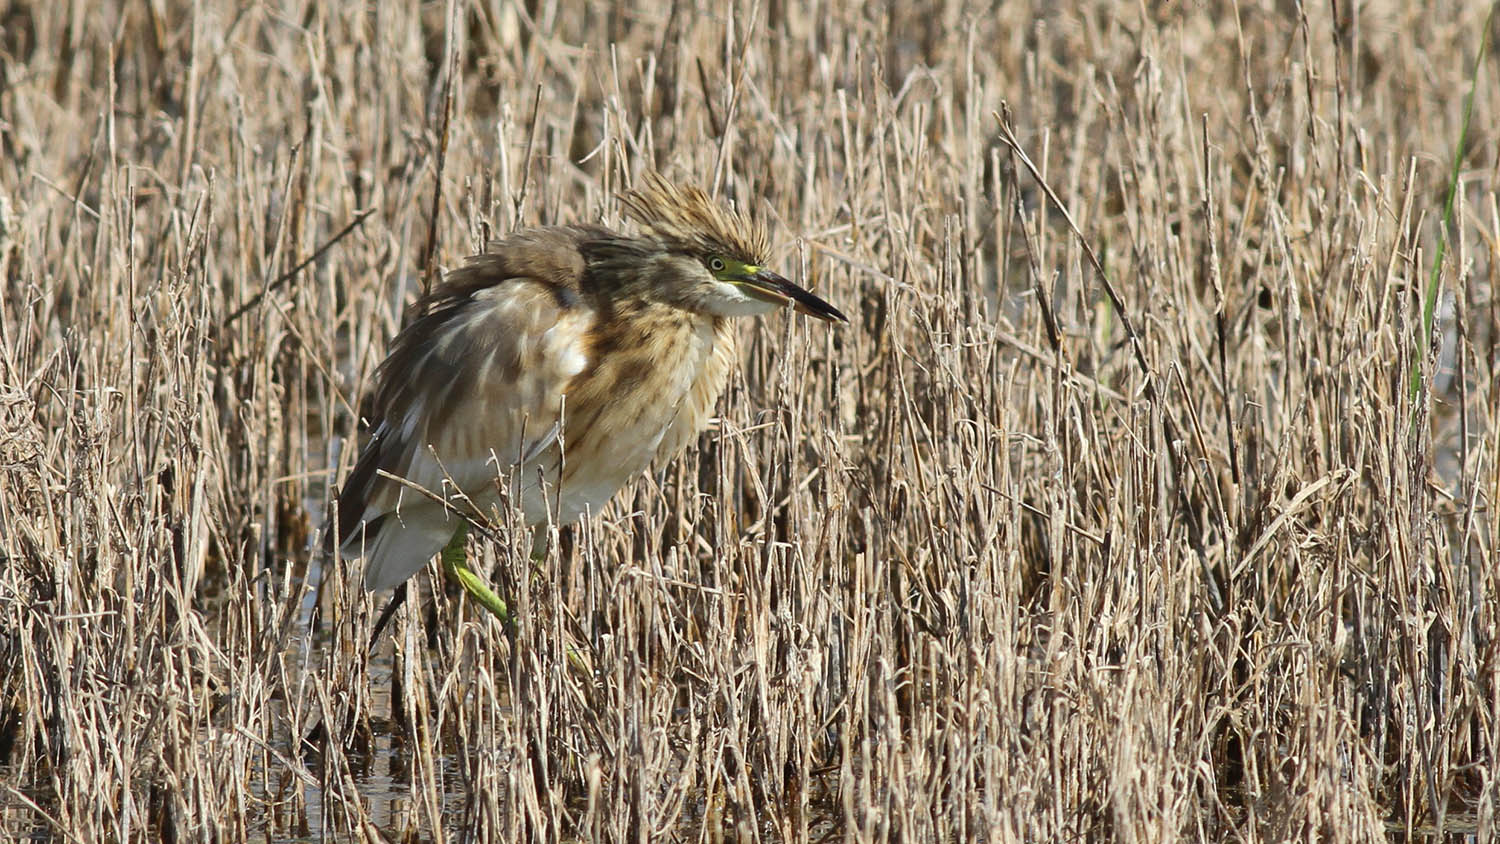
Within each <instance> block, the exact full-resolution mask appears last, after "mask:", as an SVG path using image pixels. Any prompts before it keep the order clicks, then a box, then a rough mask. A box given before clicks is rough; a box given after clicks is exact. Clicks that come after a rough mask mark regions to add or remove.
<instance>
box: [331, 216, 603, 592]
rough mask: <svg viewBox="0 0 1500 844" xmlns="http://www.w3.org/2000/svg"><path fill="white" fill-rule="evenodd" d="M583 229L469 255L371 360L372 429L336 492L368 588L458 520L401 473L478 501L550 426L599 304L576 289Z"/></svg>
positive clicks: (418, 560)
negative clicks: (375, 362)
mask: <svg viewBox="0 0 1500 844" xmlns="http://www.w3.org/2000/svg"><path fill="white" fill-rule="evenodd" d="M582 234H586V232H584V231H583V230H577V231H575V230H568V229H548V230H533V231H530V232H522V233H520V234H517V235H514V236H512V237H511V238H510V239H508V240H506V241H504V242H502V243H500V244H497V245H495V246H492V247H491V251H490V252H487V253H486V254H483V255H479V256H475V257H473V258H470V259H468V261H467V262H466V263H465V264H464V265H463V266H462V267H461V268H459V269H458V270H455V271H454V272H453V273H451V274H450V275H449V277H448V278H447V279H446V280H445V282H444V284H443V285H442V287H440V288H439V289H437V290H435V291H434V292H433V293H432V294H431V295H430V296H428V297H427V298H426V299H425V300H424V301H422V302H420V303H419V305H418V314H419V316H418V317H417V319H415V320H414V321H413V322H412V323H411V324H410V325H409V326H408V327H407V328H406V329H404V330H403V331H402V332H401V333H400V334H399V335H398V336H397V338H396V340H395V342H394V343H393V344H392V349H391V352H390V355H389V356H388V357H387V358H386V360H385V361H384V362H383V363H382V364H381V365H380V367H379V369H377V371H376V376H375V380H376V390H375V397H374V404H373V408H372V410H373V416H374V418H373V420H372V421H373V424H374V430H373V433H372V434H371V436H370V440H369V442H368V443H366V445H365V448H364V450H363V451H362V452H361V454H360V457H359V460H358V461H357V462H356V463H355V467H354V470H353V471H352V472H351V473H350V475H349V478H348V480H347V481H346V482H345V484H344V487H343V489H342V491H341V492H340V494H339V499H338V506H339V541H340V543H341V545H340V551H341V553H343V555H344V556H346V557H357V556H360V555H364V556H365V557H366V562H365V586H366V587H367V588H369V589H384V588H389V587H391V586H395V585H397V584H399V583H401V582H402V581H404V580H406V578H408V577H410V576H411V575H412V574H413V573H414V572H416V571H417V570H419V569H420V568H421V567H422V566H423V565H425V564H426V563H427V561H428V560H429V559H430V558H431V557H432V555H433V554H434V553H436V552H437V551H438V550H439V549H441V548H442V546H443V545H444V544H445V543H446V541H447V539H448V537H450V536H451V535H452V534H453V531H454V530H455V529H456V528H457V525H458V522H457V521H456V518H457V517H456V516H455V515H454V514H453V513H451V512H448V508H447V507H445V506H444V505H442V504H440V503H438V502H436V501H433V500H432V499H431V498H430V497H428V496H425V495H422V494H421V493H420V492H417V491H416V490H413V489H411V488H410V486H409V484H410V485H415V486H418V487H421V488H422V489H425V490H428V491H431V492H433V493H436V494H438V495H439V496H442V497H443V498H445V499H448V500H452V499H453V498H454V497H455V496H457V495H459V494H460V493H462V494H464V495H468V496H470V497H471V498H473V499H474V500H475V501H476V502H483V501H485V500H487V499H489V498H490V497H491V496H490V493H491V492H492V491H493V489H494V481H495V479H496V478H497V477H499V476H502V475H503V474H504V473H505V472H507V471H508V470H509V469H511V468H512V467H513V466H515V465H518V464H525V463H527V462H528V461H531V460H535V459H538V458H539V457H540V456H541V455H542V454H543V453H544V452H545V451H546V450H547V447H548V446H549V445H550V444H551V443H552V442H553V441H554V440H555V439H556V438H557V432H558V430H559V428H560V426H561V410H562V397H563V394H564V392H565V391H566V389H567V387H568V384H569V383H570V382H571V381H572V380H573V379H574V378H575V377H576V376H577V375H579V373H581V372H583V371H584V370H585V369H586V368H587V366H588V362H589V344H588V342H587V339H588V332H589V331H590V329H591V328H592V327H593V325H594V322H595V319H596V316H597V315H596V313H595V311H594V309H593V308H592V307H590V306H589V305H588V304H587V303H586V302H585V300H584V299H583V298H582V297H581V296H580V295H579V294H578V284H579V280H580V279H581V276H582V273H583V259H582V257H581V255H580V254H579V252H578V248H577V238H578V237H579V236H581V235H582ZM382 472H384V473H388V474H390V475H393V476H396V477H399V478H403V479H404V480H405V481H406V482H407V483H405V484H403V483H401V482H399V481H395V480H392V479H391V478H387V477H383V476H382V474H381V473H382ZM481 506H482V505H481Z"/></svg>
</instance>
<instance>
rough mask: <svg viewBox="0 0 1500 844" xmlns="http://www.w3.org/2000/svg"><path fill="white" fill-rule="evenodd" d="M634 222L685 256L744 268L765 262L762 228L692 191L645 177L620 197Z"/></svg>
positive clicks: (767, 242) (768, 240)
mask: <svg viewBox="0 0 1500 844" xmlns="http://www.w3.org/2000/svg"><path fill="white" fill-rule="evenodd" d="M620 202H621V204H623V205H624V206H625V210H626V212H627V213H629V215H630V216H631V217H632V218H634V219H635V221H636V222H638V223H640V224H641V225H642V226H645V227H646V228H647V229H648V230H649V231H650V232H651V233H652V234H654V235H656V236H657V237H658V238H661V239H662V240H664V241H666V242H667V243H669V244H671V245H673V246H675V247H678V248H681V249H685V250H688V251H694V252H703V253H713V252H725V253H727V254H726V255H725V257H729V258H734V259H736V260H740V261H744V262H746V263H749V264H762V263H765V261H766V260H767V259H768V258H770V252H771V237H770V235H769V234H768V233H767V231H766V227H765V226H763V225H761V223H760V222H759V221H758V220H755V219H752V218H751V217H750V215H749V214H746V213H745V212H744V211H743V210H741V209H738V208H734V209H731V208H726V207H725V206H723V205H721V204H719V203H717V202H715V201H713V200H712V199H710V198H709V196H708V194H706V193H704V192H703V191H702V190H700V189H699V188H697V187H695V186H693V185H674V184H672V183H671V182H669V181H667V180H666V179H665V178H664V177H663V176H662V175H661V174H660V173H657V172H655V171H649V172H647V173H646V174H644V175H643V176H642V178H641V184H640V185H639V186H637V187H635V188H633V189H631V190H629V191H627V192H626V193H624V194H622V195H621V196H620Z"/></svg>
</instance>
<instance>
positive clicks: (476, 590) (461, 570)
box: [442, 523, 515, 630]
mask: <svg viewBox="0 0 1500 844" xmlns="http://www.w3.org/2000/svg"><path fill="white" fill-rule="evenodd" d="M468 535H469V525H468V524H467V523H464V524H460V525H459V526H458V530H456V531H454V532H453V538H452V539H450V540H448V544H447V545H446V546H444V547H443V552H442V560H443V571H444V572H446V573H447V574H448V576H449V577H451V578H453V579H454V580H456V581H458V583H459V585H460V586H462V587H463V588H464V591H465V592H468V593H469V597H471V598H473V599H474V600H475V601H478V602H479V605H480V606H482V607H484V608H485V609H487V610H489V611H490V612H491V613H492V614H494V616H495V618H498V619H500V623H501V624H503V625H505V628H506V629H507V630H511V629H514V628H515V620H514V619H512V618H511V616H510V607H508V606H506V604H505V602H504V601H502V600H501V599H500V596H499V595H496V594H495V593H494V591H493V590H491V589H490V587H489V586H488V585H487V584H485V582H484V578H482V577H480V576H479V574H478V573H476V572H475V571H474V570H473V569H471V568H469V566H468V563H467V562H466V560H465V554H464V539H465V538H467V537H468Z"/></svg>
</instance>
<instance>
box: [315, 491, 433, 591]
mask: <svg viewBox="0 0 1500 844" xmlns="http://www.w3.org/2000/svg"><path fill="white" fill-rule="evenodd" d="M459 524H460V519H459V517H458V515H457V514H454V513H452V512H444V511H443V510H442V509H441V508H437V507H409V508H405V509H403V510H402V511H401V513H399V514H396V513H386V514H384V515H381V516H379V517H378V518H375V519H372V520H371V521H368V522H366V523H365V525H364V530H363V531H360V530H355V531H354V534H353V535H352V536H350V537H348V538H347V539H345V540H344V544H343V545H342V546H341V547H340V548H339V553H340V554H342V555H343V556H344V558H345V559H354V558H357V557H359V556H361V555H363V556H364V558H365V588H366V589H368V590H369V591H371V592H374V591H377V590H380V589H391V588H394V587H396V586H400V585H401V584H402V583H404V582H406V579H407V578H409V577H411V576H412V575H413V574H416V573H417V572H418V571H420V570H421V568H422V567H423V566H425V565H427V561H428V560H431V559H432V555H434V554H436V553H437V552H438V551H441V550H442V548H443V546H444V545H446V544H448V540H449V539H450V538H451V537H452V536H453V533H454V531H456V530H458V527H459Z"/></svg>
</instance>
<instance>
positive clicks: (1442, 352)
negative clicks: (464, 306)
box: [0, 0, 1500, 842]
mask: <svg viewBox="0 0 1500 844" xmlns="http://www.w3.org/2000/svg"><path fill="white" fill-rule="evenodd" d="M1488 12H1489V9H1488V7H1486V6H1485V5H1483V4H1477V3H1453V4H1433V5H1430V6H1429V5H1426V4H1415V3H1402V2H1395V0H1369V2H1364V3H1343V2H1340V3H1328V4H1306V5H1304V4H1294V3H1288V2H1270V0H1259V2H1257V1H1256V0H1250V2H1242V3H1223V2H1198V3H1168V4H1122V3H1113V2H1082V3H1066V4H1053V3H1040V2H1039V3H1006V4H998V5H996V6H994V7H990V6H986V5H980V4H974V5H970V4H964V3H956V2H946V3H935V4H928V3H908V2H902V0H896V1H895V2H890V3H881V4H868V5H862V4H842V3H824V2H819V3H812V4H808V5H805V6H804V5H798V4H791V3H787V2H785V0H767V2H759V0H754V2H751V3H736V4H731V5H729V6H728V7H724V6H721V5H720V4H716V3H708V2H698V3H687V2H676V0H673V2H662V0H658V1H657V2H655V3H647V4H640V5H638V6H636V7H635V8H631V7H630V4H618V5H613V6H608V7H604V6H594V5H592V4H564V3H558V2H555V0H527V2H524V3H501V2H493V3H472V4H460V3H456V2H449V3H447V4H444V3H436V2H430V3H425V4H403V5H400V6H397V5H387V4H373V5H370V6H368V7H365V6H357V5H355V4H325V3H314V2H307V0H289V1H288V2H281V3H276V4H247V5H242V4H237V3H230V2H225V1H224V0H198V2H193V3H184V2H177V0H160V1H159V2H158V1H157V0H152V2H132V3H121V4H102V5H95V4H88V3H57V4H51V5H47V4H33V3H25V2H20V3H12V4H7V5H5V6H4V7H3V10H0V283H3V285H4V296H3V301H0V837H4V838H15V839H22V840H46V839H56V840H66V841H77V842H94V841H118V842H136V841H142V842H145V841H150V842H156V841H169V842H183V841H225V840H228V841H241V840H256V841H303V840H332V841H359V842H363V841H421V842H428V841H430V842H449V841H463V842H468V841H475V842H479V841H522V840H537V841H549V840H611V841H651V840H703V841H721V840H745V841H804V842H811V841H819V842H821V841H833V840H843V841H1149V842H1163V841H1241V842H1274V841H1290V840H1299V841H1372V840H1398V841H1417V840H1420V841H1491V840H1495V837H1496V835H1497V834H1500V833H1497V831H1496V830H1497V826H1496V817H1495V814H1496V802H1497V796H1500V787H1497V763H1496V747H1497V745H1500V719H1497V712H1500V642H1497V638H1496V630H1497V621H1500V619H1497V614H1500V602H1497V597H1496V596H1497V578H1500V565H1497V561H1496V547H1497V541H1500V520H1497V517H1496V515H1495V510H1494V506H1493V502H1494V500H1495V498H1496V496H1497V495H1500V474H1497V471H1496V460H1497V456H1500V455H1497V450H1500V433H1497V431H1500V429H1497V424H1496V415H1497V412H1500V405H1497V393H1496V390H1497V388H1500V382H1497V380H1496V377H1497V371H1496V361H1497V349H1496V343H1497V339H1500V333H1497V330H1500V305H1497V299H1496V289H1497V288H1496V250H1497V249H1500V206H1497V199H1496V195H1497V194H1496V187H1497V179H1500V156H1497V153H1500V149H1497V143H1500V141H1497V134H1496V128H1495V127H1496V126H1497V125H1500V113H1497V103H1496V97H1497V95H1500V91H1497V89H1496V86H1495V80H1496V78H1500V77H1497V71H1500V64H1497V60H1496V58H1495V57H1494V56H1493V54H1492V53H1491V52H1490V51H1489V49H1488V47H1487V43H1488V42H1487V39H1486V37H1485V35H1486V28H1487V27H1490V26H1492V25H1493V24H1492V23H1491V22H1490V20H1489V18H1488V17H1487V15H1488ZM1471 91H1472V117H1471V118H1467V119H1466V115H1465V105H1466V102H1465V101H1466V97H1468V96H1470V95H1471ZM1466 127H1467V128H1466ZM1455 162H1456V163H1455ZM648 167H657V168H660V169H662V170H664V171H666V172H667V173H669V174H671V175H674V176H676V177H679V178H686V179H690V180H692V181H696V182H698V183H701V184H703V185H705V186H706V187H711V188H712V189H714V190H716V191H717V192H718V193H719V195H721V196H723V197H725V198H726V199H727V200H732V201H734V202H736V203H740V204H742V205H746V206H748V207H750V208H752V209H753V210H754V211H756V212H757V213H759V214H761V215H762V216H764V217H765V218H766V219H768V220H769V221H771V223H772V227H773V229H774V230H775V231H776V232H777V234H778V237H779V240H778V242H779V244H780V247H779V249H778V252H777V260H776V265H777V266H778V268H780V269H781V270H782V271H783V272H784V273H785V274H786V275H788V276H789V277H792V278H794V279H795V280H798V281H799V282H800V283H802V284H804V286H807V287H810V288H812V289H815V290H816V291H817V292H818V293H819V294H820V295H822V296H824V297H825V298H827V299H829V300H830V301H832V302H834V303H835V304H837V305H838V306H839V307H841V308H842V309H843V310H844V311H845V312H847V313H848V314H850V316H851V323H850V324H849V325H848V326H845V327H842V328H839V329H836V330H832V331H829V330H825V327H824V326H822V325H809V324H806V323H804V322H799V321H797V320H795V319H791V318H789V317H788V316H785V315H774V316H771V317H768V318H765V319H762V320H759V321H757V322H755V323H753V324H752V323H748V322H747V324H746V325H745V327H744V328H743V329H742V335H741V340H742V344H741V347H742V348H741V351H742V360H743V366H742V368H741V370H740V371H739V373H738V374H737V375H736V376H735V377H734V378H733V380H732V382H731V386H730V388H729V390H728V391H727V394H726V396H725V398H724V400H723V401H722V403H721V405H720V417H719V419H718V421H717V424H716V425H715V426H714V428H713V430H712V431H710V432H709V433H707V434H705V435H704V436H703V437H702V438H701V441H700V442H699V443H698V444H697V446H696V447H695V448H693V449H692V450H690V452H689V453H688V454H687V455H686V456H685V457H684V458H682V459H680V460H678V461H676V462H674V463H672V464H669V465H666V466H661V467H657V469H656V470H655V471H653V473H652V474H651V475H650V476H649V477H646V478H643V479H642V480H640V481H639V482H638V483H636V484H634V485H633V486H631V487H629V488H627V490H626V491H624V492H623V493H622V494H621V495H620V496H619V497H618V498H617V499H616V500H615V502H614V503H613V504H612V505H611V506H610V507H609V508H608V509H607V510H606V511H605V512H604V513H602V514H600V515H598V516H597V517H596V518H594V519H592V520H590V521H588V522H586V523H584V524H581V525H579V526H577V527H576V528H574V529H567V530H562V531H557V532H554V533H552V534H551V535H550V537H549V549H550V550H549V553H548V555H547V556H546V558H545V559H544V560H542V561H540V562H537V563H532V562H530V561H529V560H528V559H527V554H526V550H527V547H528V542H527V541H526V539H525V538H524V537H523V536H522V534H521V533H520V532H519V529H518V528H516V527H515V526H514V525H513V521H514V520H513V519H512V518H511V517H510V514H508V513H505V512H500V513H496V514H495V530H494V535H493V536H491V537H488V538H480V539H476V540H474V541H473V544H472V547H471V553H472V554H474V555H476V556H477V557H478V558H479V559H480V560H481V562H482V563H483V565H484V567H485V569H486V570H487V571H492V572H493V573H494V577H493V579H494V581H495V583H496V584H497V585H498V586H499V587H500V588H501V590H502V591H503V592H504V593H505V594H507V595H508V596H510V598H511V600H512V601H513V603H514V604H515V606H516V609H517V613H518V619H519V624H518V627H517V629H516V631H515V632H514V634H513V635H507V634H506V632H505V631H504V630H503V629H502V628H501V627H500V625H498V624H497V623H496V622H495V621H494V620H492V619H490V618H488V617H486V616H485V615H483V614H482V613H481V612H477V611H476V609H475V607H473V606H472V605H470V604H468V603H466V602H465V601H463V600H461V599H460V598H459V594H458V593H457V592H455V591H454V590H452V589H451V588H449V587H448V586H446V585H445V584H444V583H443V582H442V581H441V579H440V578H439V577H438V576H437V572H436V569H435V568H432V569H429V571H428V572H427V573H425V574H422V575H420V576H419V577H418V578H417V579H416V580H414V581H413V588H414V591H413V594H412V596H411V600H410V601H409V602H408V604H407V606H406V607H405V608H403V609H402V610H401V611H400V612H399V613H398V614H397V616H396V621H395V624H394V625H393V632H392V633H390V634H388V635H387V636H386V637H384V638H383V639H382V641H381V642H380V643H379V644H378V645H377V647H376V648H375V650H374V652H373V653H369V654H367V652H366V648H365V639H366V637H368V635H369V632H370V629H371V626H372V622H373V618H374V616H375V614H376V613H378V611H379V610H380V609H381V606H382V602H383V600H384V596H383V595H377V596H371V595H368V594H366V593H364V592H363V590H362V589H361V588H360V586H359V571H358V569H357V566H355V565H353V564H350V563H346V562H344V561H341V560H335V559H329V558H327V557H326V556H324V555H322V554H320V553H318V552H317V543H316V539H315V534H316V532H317V530H318V528H319V527H320V524H321V520H322V518H323V513H324V510H325V507H326V506H327V502H328V499H329V494H330V490H331V489H333V488H335V487H336V485H337V483H338V482H339V480H340V478H341V477H342V473H344V472H347V470H348V468H349V466H350V464H351V463H352V460H353V456H354V453H355V450H356V446H357V442H358V437H359V436H360V433H361V428H360V407H361V403H362V401H363V399H364V396H365V395H366V393H367V391H368V389H369V387H370V383H371V375H372V372H373V369H374V366H375V365H376V364H377V363H378V362H379V360H380V358H381V357H382V355H383V354H384V350H385V348H386V345H387V343H388V342H389V340H390V338H391V337H392V336H393V334H394V332H395V331H396V330H397V329H398V328H399V326H400V325H401V321H402V319H403V312H404V306H406V305H407V304H409V303H410V302H411V301H412V300H413V298H414V296H415V294H416V293H417V292H418V291H419V290H420V289H421V288H422V286H423V285H425V284H428V283H430V281H431V279H432V278H433V276H434V275H435V274H436V273H438V272H440V271H441V269H442V268H443V267H447V266H453V265H455V264H456V263H457V262H458V261H459V260H460V259H461V258H462V257H463V256H464V255H466V254H469V253H472V252H474V251H476V250H478V249H480V248H481V247H482V244H483V243H484V242H485V240H486V239H487V238H489V237H491V236H493V235H496V234H500V233H504V232H507V231H509V230H511V229H513V228H515V227H518V226H522V225H533V224H551V223H561V222H600V223H604V224H607V225H621V220H620V214H619V206H618V204H617V202H616V196H617V194H618V192H619V191H620V190H621V189H623V188H624V187H626V186H628V185H629V184H630V183H632V182H633V180H634V179H635V178H637V177H638V175H639V174H640V173H641V172H642V171H643V170H644V169H646V168H648ZM1450 192H1451V196H1452V203H1451V207H1450V206H1449V204H1448V203H1449V196H1450ZM1429 302H1430V303H1431V305H1430V306H1429ZM1429 307H1430V314H1431V316H1430V322H1429V320H1428V319H1427V315H1426V314H1425V313H1424V311H1427V310H1428V309H1429ZM578 661H582V662H584V663H585V664H586V666H587V668H586V670H578V668H577V667H576V666H575V665H574V663H575V662H578ZM319 724H323V725H325V727H326V734H327V737H328V740H327V741H325V742H321V743H318V744H317V746H316V747H312V748H309V747H305V746H304V745H303V742H302V738H303V737H304V736H306V735H308V734H309V732H311V731H313V730H314V728H315V727H316V726H317V725H319Z"/></svg>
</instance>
